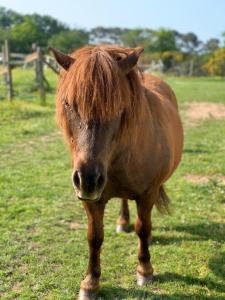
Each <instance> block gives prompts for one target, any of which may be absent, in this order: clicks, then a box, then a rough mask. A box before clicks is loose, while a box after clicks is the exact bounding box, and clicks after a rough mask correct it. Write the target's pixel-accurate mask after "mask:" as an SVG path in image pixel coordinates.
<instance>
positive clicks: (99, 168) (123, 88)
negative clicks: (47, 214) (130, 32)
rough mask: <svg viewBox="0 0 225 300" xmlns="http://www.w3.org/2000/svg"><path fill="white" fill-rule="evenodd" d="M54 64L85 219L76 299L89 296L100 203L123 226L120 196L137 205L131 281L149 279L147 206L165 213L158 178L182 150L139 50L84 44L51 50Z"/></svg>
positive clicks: (177, 127) (169, 94) (61, 120)
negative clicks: (84, 253)
mask: <svg viewBox="0 0 225 300" xmlns="http://www.w3.org/2000/svg"><path fill="white" fill-rule="evenodd" d="M50 50H51V52H52V53H53V55H54V57H55V59H56V61H57V62H58V64H59V65H60V66H61V67H62V68H61V72H60V77H59V83H58V89H57V95H56V116H57V121H58V124H59V126H60V128H61V129H62V131H63V133H64V135H65V137H66V140H67V142H68V144H69V148H70V150H71V158H72V166H73V172H72V183H73V186H74V189H75V193H76V195H77V198H78V200H80V201H81V202H82V204H83V207H84V209H85V211H86V214H87V218H88V231H87V240H88V244H89V262H88V268H87V272H86V277H85V278H84V280H83V281H82V282H81V286H80V292H79V299H82V300H83V299H96V297H97V295H98V291H99V279H100V274H101V268H100V250H101V245H102V243H103V239H104V230H103V217H104V209H105V206H106V203H107V202H108V201H109V200H110V199H112V198H121V209H120V214H119V218H118V220H117V231H118V232H120V231H128V229H129V207H128V199H129V200H134V201H135V202H136V206H137V219H136V223H135V231H136V233H137V236H138V238H139V246H138V266H137V284H138V285H140V286H142V285H145V284H147V283H148V282H151V281H152V279H153V268H152V264H151V260H150V252H149V243H150V241H151V228H152V225H151V211H152V208H153V206H154V205H155V206H156V207H157V208H158V209H159V210H160V211H167V210H168V204H169V198H168V196H167V194H166V192H165V189H164V183H165V181H166V180H167V179H168V178H169V177H170V176H171V175H172V173H173V172H174V170H175V169H176V168H177V166H178V164H179V162H180V160H181V155H182V148H183V129H182V123H181V120H180V117H179V112H178V106H177V101H176V96H175V94H174V92H173V91H172V89H171V88H170V87H169V86H168V85H167V84H166V83H165V82H163V81H162V80H161V79H159V78H157V77H154V76H152V75H148V74H144V73H142V72H141V71H140V70H139V68H138V66H137V63H138V59H139V57H140V55H141V53H142V52H143V50H144V49H143V48H141V47H137V48H133V49H130V48H123V47H120V46H114V45H100V46H86V47H84V48H81V49H78V50H76V51H74V52H73V53H72V54H71V55H66V54H63V53H62V52H60V51H58V50H56V49H54V48H51V49H50Z"/></svg>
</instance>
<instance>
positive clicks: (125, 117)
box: [51, 45, 143, 201]
mask: <svg viewBox="0 0 225 300" xmlns="http://www.w3.org/2000/svg"><path fill="white" fill-rule="evenodd" d="M51 51H52V52H53V54H54V57H55V59H56V61H57V62H58V63H59V65H60V66H61V67H62V68H63V69H62V71H61V73H60V79H59V85H58V91H57V107H56V110H57V120H58V123H59V124H60V127H62V128H63V130H64V133H65V135H66V138H67V140H68V142H69V145H70V148H71V153H72V162H73V175H72V180H73V185H74V188H75V191H76V193H77V196H78V198H79V199H81V200H86V201H96V200H98V199H100V197H101V194H102V192H103V190H104V187H105V185H106V183H107V174H108V170H109V168H110V166H111V165H112V164H113V161H114V160H115V158H116V156H118V155H120V153H119V152H120V149H119V147H118V145H119V142H118V141H119V140H120V145H121V139H123V137H124V136H125V135H126V136H128V135H129V134H130V132H129V133H128V130H127V129H128V128H129V127H131V125H130V124H131V123H133V124H134V123H135V118H136V116H137V111H138V107H139V106H140V103H139V101H140V99H141V97H142V94H143V89H142V86H141V79H140V76H139V74H138V70H137V68H136V64H137V61H138V58H139V56H140V54H141V52H142V51H143V48H135V49H125V48H121V47H115V46H114V47H112V46H107V45H104V46H96V47H92V46H89V47H85V48H82V49H80V50H77V51H76V52H74V53H73V54H72V55H71V56H68V55H65V54H63V53H61V52H59V51H57V50H55V49H52V48H51ZM124 132H126V133H125V134H124Z"/></svg>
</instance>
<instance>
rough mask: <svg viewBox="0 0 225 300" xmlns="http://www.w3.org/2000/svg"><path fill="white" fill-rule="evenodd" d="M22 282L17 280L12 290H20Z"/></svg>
mask: <svg viewBox="0 0 225 300" xmlns="http://www.w3.org/2000/svg"><path fill="white" fill-rule="evenodd" d="M21 285H22V284H21V282H19V281H17V282H15V283H14V284H13V286H12V291H13V292H20V289H21Z"/></svg>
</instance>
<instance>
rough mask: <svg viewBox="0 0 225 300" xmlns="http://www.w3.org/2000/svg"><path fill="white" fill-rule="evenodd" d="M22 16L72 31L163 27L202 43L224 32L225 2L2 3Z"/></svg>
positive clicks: (95, 0) (41, 0) (26, 0)
mask: <svg viewBox="0 0 225 300" xmlns="http://www.w3.org/2000/svg"><path fill="white" fill-rule="evenodd" d="M0 6H4V7H6V8H10V9H14V10H15V11H18V12H20V13H24V14H25V13H27V14H30V13H39V14H48V15H51V16H53V17H55V18H57V19H59V20H61V21H62V22H64V23H67V24H68V25H70V26H71V27H78V28H84V29H90V28H92V27H96V26H100V25H101V26H106V27H110V26H118V27H127V28H135V27H142V28H143V27H147V28H151V29H158V28H160V27H164V28H170V29H175V30H177V31H179V32H181V33H187V32H190V31H192V32H195V33H196V34H197V35H198V37H199V38H200V39H201V40H202V41H206V40H207V39H209V38H211V37H216V38H220V37H221V33H222V32H225V0H154V1H152V0H111V1H109V0H61V1H59V0H34V1H32V0H0Z"/></svg>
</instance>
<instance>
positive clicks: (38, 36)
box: [10, 17, 44, 53]
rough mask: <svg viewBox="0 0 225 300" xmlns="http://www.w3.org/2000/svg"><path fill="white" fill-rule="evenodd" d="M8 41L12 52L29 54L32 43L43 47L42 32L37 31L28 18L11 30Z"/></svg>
mask: <svg viewBox="0 0 225 300" xmlns="http://www.w3.org/2000/svg"><path fill="white" fill-rule="evenodd" d="M10 39H11V48H12V50H13V51H18V52H23V53H29V52H30V51H31V46H32V43H38V44H39V45H40V46H44V40H43V35H42V32H41V31H39V28H38V27H37V25H36V24H35V23H34V22H33V21H32V20H31V18H29V17H25V18H24V21H23V22H22V23H20V24H18V25H15V26H14V27H13V28H12V29H11V32H10Z"/></svg>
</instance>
